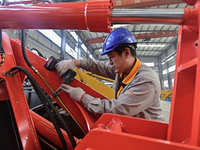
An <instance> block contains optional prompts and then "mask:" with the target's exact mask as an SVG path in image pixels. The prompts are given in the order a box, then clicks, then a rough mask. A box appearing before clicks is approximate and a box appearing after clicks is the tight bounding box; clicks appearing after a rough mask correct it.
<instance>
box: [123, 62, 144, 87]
mask: <svg viewBox="0 0 200 150" xmlns="http://www.w3.org/2000/svg"><path fill="white" fill-rule="evenodd" d="M140 66H141V62H140V60H139V59H138V58H136V59H135V65H134V66H133V68H132V70H131V71H130V73H129V74H128V75H127V76H126V77H125V78H124V79H123V80H122V83H123V84H129V83H130V82H131V81H132V80H133V78H134V77H135V76H136V74H137V73H138V71H139V69H140ZM120 77H122V73H121V74H120Z"/></svg>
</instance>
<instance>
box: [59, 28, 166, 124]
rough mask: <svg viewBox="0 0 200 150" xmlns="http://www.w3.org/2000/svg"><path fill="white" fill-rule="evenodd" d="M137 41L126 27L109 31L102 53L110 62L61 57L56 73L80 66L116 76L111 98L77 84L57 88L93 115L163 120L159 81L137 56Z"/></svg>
mask: <svg viewBox="0 0 200 150" xmlns="http://www.w3.org/2000/svg"><path fill="white" fill-rule="evenodd" d="M136 48H137V41H136V39H135V37H134V36H133V35H132V34H131V32H129V31H128V30H127V29H125V28H118V29H116V30H114V31H113V32H112V33H110V34H109V35H108V36H107V38H106V40H105V42H104V45H103V52H102V53H101V55H105V54H107V56H108V58H109V62H104V61H98V60H91V59H88V60H78V59H74V60H63V61H60V62H59V63H58V64H57V65H56V70H57V72H58V75H59V76H62V75H63V74H64V73H65V72H66V71H67V70H68V69H74V68H75V67H80V68H83V69H85V70H87V71H90V72H92V73H95V74H97V75H100V76H104V77H108V78H111V79H115V80H114V83H113V88H114V90H115V95H114V98H113V99H111V100H109V99H100V98H96V97H93V96H91V95H89V94H87V93H86V92H85V91H84V90H83V89H82V88H80V87H71V86H69V85H66V84H62V85H61V87H60V89H61V90H63V91H65V92H66V93H68V94H69V95H70V97H71V98H72V99H74V100H75V101H77V102H80V103H82V104H83V105H84V107H85V108H87V109H88V110H89V111H90V112H92V113H95V114H103V113H113V114H120V115H126V116H131V117H138V118H144V119H149V120H156V121H163V115H162V110H161V106H160V82H159V78H158V76H157V74H156V73H155V72H154V71H153V70H152V69H151V68H149V67H147V66H146V65H145V64H143V63H141V62H140V60H139V59H138V58H137V57H136Z"/></svg>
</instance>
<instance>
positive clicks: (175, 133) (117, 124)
mask: <svg viewBox="0 0 200 150" xmlns="http://www.w3.org/2000/svg"><path fill="white" fill-rule="evenodd" d="M199 4H200V3H199V2H197V3H196V5H195V8H194V9H185V11H184V16H183V17H179V18H178V19H177V18H167V19H159V18H154V19H152V18H142V17H141V18H134V17H114V16H111V6H112V3H111V1H106V0H105V1H92V0H89V1H88V2H78V3H69V4H61V3H59V4H47V5H35V6H12V7H1V8H0V21H1V24H0V28H8V29H13V28H14V29H35V28H51V29H52V28H54V29H89V30H91V31H100V32H105V31H106V32H110V25H111V22H112V23H120V22H140V21H142V22H144V21H145V22H166V23H168V22H169V23H177V24H181V26H180V29H179V35H178V36H179V38H178V48H177V59H176V70H175V78H174V89H173V95H172V106H171V108H172V109H171V114H170V122H169V124H166V123H161V122H155V121H150V120H144V119H138V118H132V117H126V116H120V115H114V114H104V115H102V116H101V117H100V118H99V119H98V118H96V117H95V116H93V114H91V113H89V112H88V111H87V110H85V109H84V108H83V107H82V106H81V105H80V104H78V103H76V102H75V101H73V100H71V99H70V97H69V96H68V95H67V94H65V93H61V95H60V98H59V99H58V98H54V100H55V101H56V102H57V103H58V104H59V105H60V106H61V107H62V108H63V109H64V110H65V111H66V112H67V113H68V114H70V115H71V116H72V118H73V119H74V121H75V122H76V123H77V124H78V126H79V127H80V128H81V130H82V131H83V132H84V133H85V134H86V135H85V136H84V138H83V139H82V140H79V139H77V138H76V139H75V140H76V142H77V143H78V144H77V146H76V147H75V149H77V150H79V149H139V150H140V149H149V150H155V149H170V150H171V149H173V150H189V149H200V92H199V89H200V53H199V51H200V50H199V46H198V45H199V20H200V18H199V12H200V11H199V10H200V7H199ZM77 12H78V13H77ZM74 14H76V15H74ZM99 15H100V17H99ZM97 16H98V17H97ZM54 19H56V20H54ZM52 20H53V21H52ZM77 20H79V21H80V22H79V23H77ZM97 25H98V26H97ZM2 44H3V48H4V50H5V61H4V60H3V59H4V57H2V58H3V59H1V61H2V63H1V66H0V72H1V74H0V110H1V114H0V118H1V124H0V130H1V131H4V132H3V133H4V134H5V135H1V137H5V139H1V140H3V141H5V142H8V143H12V145H9V144H8V143H2V144H4V146H5V144H8V145H7V146H8V147H9V146H10V149H28V150H35V149H41V147H40V143H39V140H38V137H37V134H36V133H38V134H40V135H42V136H43V137H45V138H46V139H48V140H49V141H50V142H51V143H54V144H55V145H57V146H58V147H60V148H62V144H61V142H60V140H59V138H58V135H57V133H56V131H55V129H54V127H53V125H52V123H50V122H49V121H47V120H46V119H44V118H42V117H41V116H39V115H37V114H36V113H34V112H32V111H30V110H29V108H28V105H27V102H26V98H25V95H24V92H23V88H22V85H23V81H24V78H25V75H24V74H23V73H21V72H20V73H16V74H11V76H10V75H9V74H8V72H7V71H8V70H9V69H11V68H12V67H14V66H16V65H18V66H22V67H24V68H26V69H27V70H28V71H29V73H30V74H31V75H32V76H33V77H34V78H35V80H36V81H37V82H38V83H39V85H40V86H41V87H42V88H43V89H44V90H45V91H46V92H47V93H48V94H49V95H51V94H52V90H51V89H49V87H48V86H47V85H46V84H45V82H44V81H43V80H42V78H41V76H38V75H37V74H36V73H34V71H33V70H32V69H31V68H29V67H28V66H27V64H26V63H25V61H24V59H23V57H22V53H21V45H20V41H19V40H12V39H10V38H9V37H8V36H7V35H6V34H5V33H4V34H3V43H2ZM27 55H28V58H31V63H32V64H33V66H34V67H35V68H36V69H37V70H38V71H39V73H40V74H41V75H42V77H43V78H44V79H45V80H46V81H47V82H48V84H49V85H50V86H51V88H52V89H53V90H56V89H57V88H58V87H59V85H60V84H61V79H60V78H59V77H58V76H57V74H56V72H49V71H46V70H45V69H44V67H43V66H44V64H45V60H43V59H42V58H40V57H39V56H36V55H34V54H33V53H31V52H30V51H27ZM52 79H54V80H53V81H52ZM55 81H56V82H55ZM71 85H72V86H79V87H82V88H83V89H84V90H85V91H86V92H87V93H89V94H91V95H93V96H96V97H101V98H103V97H104V96H103V95H101V94H99V93H98V92H96V91H94V90H92V89H91V88H89V87H88V86H86V85H84V84H83V83H81V82H80V81H78V80H74V81H73V82H72V83H71ZM2 118H3V119H2ZM63 134H64V137H65V140H66V142H67V146H68V148H69V149H72V145H71V143H70V141H69V139H68V136H67V135H66V133H65V132H63ZM8 135H11V136H9V138H6V137H7V136H8ZM2 144H1V145H2Z"/></svg>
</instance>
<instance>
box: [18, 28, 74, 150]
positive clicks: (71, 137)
mask: <svg viewBox="0 0 200 150" xmlns="http://www.w3.org/2000/svg"><path fill="white" fill-rule="evenodd" d="M20 35H21V36H20V37H21V49H22V54H23V57H24V60H25V62H26V63H27V65H28V66H29V67H30V68H31V69H33V65H32V64H31V63H30V62H29V60H28V57H27V55H26V50H25V44H24V42H25V41H24V36H25V35H24V30H21V34H20ZM34 72H35V70H34ZM44 96H45V98H46V99H47V102H50V103H49V105H50V106H52V109H53V111H54V113H56V117H57V119H58V120H59V121H60V123H61V126H62V128H63V129H64V130H65V131H66V133H67V134H68V136H69V139H70V141H71V143H72V146H73V148H74V147H75V146H76V141H75V139H74V137H73V135H72V133H71V131H70V129H69V128H68V126H67V124H66V123H65V121H64V120H63V119H62V117H61V115H60V114H59V113H58V111H57V110H56V108H55V107H54V106H53V104H52V103H51V100H48V98H47V96H46V95H45V94H44Z"/></svg>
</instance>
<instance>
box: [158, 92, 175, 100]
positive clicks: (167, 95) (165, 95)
mask: <svg viewBox="0 0 200 150" xmlns="http://www.w3.org/2000/svg"><path fill="white" fill-rule="evenodd" d="M171 96H172V90H161V93H160V98H161V99H162V100H165V99H166V98H171Z"/></svg>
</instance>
